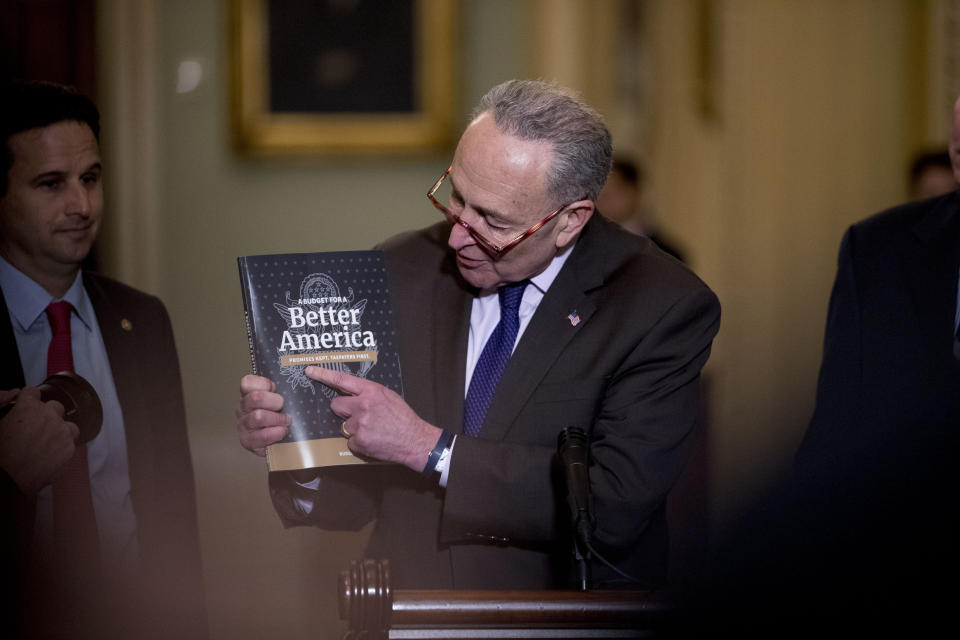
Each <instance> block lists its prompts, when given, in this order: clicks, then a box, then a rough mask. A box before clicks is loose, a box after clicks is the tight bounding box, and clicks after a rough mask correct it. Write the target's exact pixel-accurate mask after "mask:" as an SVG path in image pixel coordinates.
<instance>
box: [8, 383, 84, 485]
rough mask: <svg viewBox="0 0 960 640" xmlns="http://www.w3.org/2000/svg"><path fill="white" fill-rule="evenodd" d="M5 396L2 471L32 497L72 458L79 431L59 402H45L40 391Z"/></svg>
mask: <svg viewBox="0 0 960 640" xmlns="http://www.w3.org/2000/svg"><path fill="white" fill-rule="evenodd" d="M4 393H5V394H8V395H7V397H6V401H7V404H6V405H4V406H3V407H2V408H0V412H2V413H3V416H2V417H0V468H2V469H3V470H4V471H5V472H6V473H7V475H9V476H10V477H11V478H12V479H13V481H14V482H16V484H17V486H18V487H19V488H20V490H21V491H22V492H23V493H24V494H26V495H28V496H33V495H35V494H36V493H37V492H38V491H39V490H40V489H42V488H43V487H45V486H47V485H48V484H50V483H51V482H53V480H54V479H55V478H56V477H57V476H58V475H59V474H60V472H61V471H62V470H63V466H64V465H65V464H66V463H67V461H68V460H70V458H71V457H73V452H74V449H75V448H76V439H77V436H78V435H79V429H78V428H77V425H75V424H74V423H72V422H68V421H67V420H64V417H63V414H64V409H63V405H61V404H60V402H59V401H56V400H51V401H47V402H45V401H44V400H43V398H42V397H41V392H40V390H39V389H37V388H34V387H27V388H24V389H20V390H19V391H18V392H17V391H14V392H12V393H13V394H15V395H12V396H11V395H9V394H10V393H11V392H4ZM14 398H15V401H12V400H13V399H14Z"/></svg>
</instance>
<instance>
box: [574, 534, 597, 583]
mask: <svg viewBox="0 0 960 640" xmlns="http://www.w3.org/2000/svg"><path fill="white" fill-rule="evenodd" d="M581 547H583V548H582V549H581ZM573 559H574V560H575V561H576V563H577V583H578V584H579V587H580V591H589V590H590V585H591V582H592V580H593V579H592V577H591V561H592V557H591V556H590V548H589V547H588V546H587V545H586V542H584V541H582V540H581V539H580V536H579V535H576V536H574V539H573Z"/></svg>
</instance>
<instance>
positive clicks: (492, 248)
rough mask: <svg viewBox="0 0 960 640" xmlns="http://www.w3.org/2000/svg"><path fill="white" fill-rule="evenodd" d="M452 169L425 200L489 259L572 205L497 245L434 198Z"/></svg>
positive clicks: (444, 173)
mask: <svg viewBox="0 0 960 640" xmlns="http://www.w3.org/2000/svg"><path fill="white" fill-rule="evenodd" d="M452 168H453V167H448V168H447V170H446V171H444V172H443V175H441V176H440V179H439V180H437V181H436V183H434V185H433V187H432V188H431V189H430V191H428V192H427V198H428V199H429V200H430V202H432V203H433V206H435V207H436V208H437V210H438V211H440V213H442V214H443V215H444V217H445V218H446V219H447V220H448V221H450V222H451V223H452V224H458V225H460V226H461V227H463V228H464V229H466V230H467V233H469V234H470V235H471V236H472V237H473V239H474V240H476V241H477V244H479V245H480V247H481V248H482V249H483V250H484V251H486V252H487V253H488V254H489V255H490V257H492V258H493V259H495V260H496V259H499V258H502V257H503V256H504V255H505V254H506V253H507V252H508V251H510V250H511V249H513V248H514V247H516V246H517V245H518V244H520V243H521V242H523V241H524V240H526V239H527V238H529V237H530V236H532V235H533V234H534V233H536V232H537V231H538V230H539V229H540V227H542V226H543V225H545V224H547V223H548V222H550V221H551V220H553V219H554V218H555V217H556V216H557V214H559V213H560V212H561V211H563V210H564V209H566V208H567V207H569V206H570V205H571V204H573V203H572V202H571V203H567V204H565V205H563V206H562V207H560V208H559V209H557V210H556V211H554V212H553V213H551V214H550V215H548V216H547V217H546V218H544V219H543V220H541V221H540V222H538V223H536V224H535V225H533V226H532V227H530V228H529V229H527V230H526V231H524V232H522V233H520V234H518V235H516V236H514V238H513V239H512V240H510V241H509V242H507V243H505V244H499V243H496V242H494V241H492V240H490V239H489V238H487V237H486V236H484V235H483V234H482V233H480V232H479V231H477V230H476V229H474V228H473V227H471V226H470V225H469V224H467V223H466V222H465V221H464V220H463V219H462V218H461V217H460V215H459V214H456V213H454V212H453V211H451V210H450V208H449V207H447V205H445V204H443V203H442V202H440V201H439V200H437V199H436V198H435V197H434V194H436V193H437V189H439V188H440V185H442V184H443V181H444V180H446V179H447V176H448V175H450V169H452Z"/></svg>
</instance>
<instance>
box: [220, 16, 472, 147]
mask: <svg viewBox="0 0 960 640" xmlns="http://www.w3.org/2000/svg"><path fill="white" fill-rule="evenodd" d="M229 18H230V72H231V127H232V134H233V141H234V144H235V146H236V147H237V148H238V149H239V150H241V151H243V152H247V153H252V154H267V155H270V154H272V155H296V154H298V155H302V154H322V153H352V152H360V153H362V152H391V151H416V150H428V149H433V148H442V147H444V146H445V145H447V144H449V142H450V136H451V123H452V114H453V105H454V102H455V100H454V90H453V56H454V51H453V41H454V28H455V25H454V3H453V2H452V1H451V0H230V4H229Z"/></svg>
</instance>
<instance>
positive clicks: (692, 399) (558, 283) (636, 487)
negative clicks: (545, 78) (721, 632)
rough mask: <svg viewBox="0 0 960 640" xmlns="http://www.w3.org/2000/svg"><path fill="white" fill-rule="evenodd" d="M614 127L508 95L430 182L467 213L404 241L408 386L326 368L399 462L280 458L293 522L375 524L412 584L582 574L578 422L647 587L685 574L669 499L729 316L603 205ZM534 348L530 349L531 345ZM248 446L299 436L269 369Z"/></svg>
mask: <svg viewBox="0 0 960 640" xmlns="http://www.w3.org/2000/svg"><path fill="white" fill-rule="evenodd" d="M610 158H611V140H610V134H609V132H608V131H607V128H606V126H605V125H604V124H603V121H602V119H601V118H600V116H599V114H597V113H596V111H594V110H593V109H591V108H590V107H589V106H587V105H586V104H585V103H583V102H582V101H581V100H580V98H579V97H578V96H576V95H575V94H573V93H572V92H570V91H568V90H566V89H563V88H561V87H558V86H556V85H552V84H548V83H543V82H534V81H518V80H513V81H509V82H506V83H503V84H501V85H498V86H496V87H494V88H493V89H491V90H490V91H489V92H488V93H487V94H486V95H485V96H484V97H483V99H482V100H481V101H480V104H479V106H478V107H477V108H476V110H475V112H474V117H473V120H472V121H471V123H470V124H469V126H468V127H467V128H466V130H465V131H464V133H463V135H462V137H461V139H460V143H459V145H458V146H457V150H456V152H455V154H454V157H453V162H452V164H451V165H450V167H449V169H447V170H446V171H445V172H444V173H443V174H442V175H441V177H440V179H439V180H438V181H437V183H436V184H435V185H434V186H433V188H432V189H431V190H430V192H429V194H428V197H429V198H430V200H431V201H432V203H433V205H434V206H435V207H436V208H437V209H438V210H439V211H440V212H441V213H442V214H443V216H444V218H445V220H444V221H443V222H440V223H438V224H436V225H433V226H431V227H428V228H426V229H424V230H421V231H415V232H410V233H405V234H401V235H400V236H397V237H395V238H393V239H390V240H388V241H387V242H386V243H384V245H383V246H382V248H383V251H384V255H385V258H386V262H387V267H388V274H389V280H390V288H391V294H392V296H393V306H394V313H395V318H396V322H397V326H398V329H399V331H398V333H399V336H400V358H401V362H402V366H403V388H404V398H403V399H401V398H400V396H398V395H397V394H395V393H393V392H391V391H389V390H387V389H386V388H384V387H382V386H380V385H378V384H376V383H374V382H371V381H368V380H363V379H360V378H355V377H351V376H349V375H346V374H341V373H338V372H336V371H333V370H330V369H325V368H322V367H308V368H307V369H306V373H307V375H308V376H310V377H311V378H313V379H314V380H317V381H319V382H322V383H323V384H326V385H328V386H330V387H332V388H334V389H336V390H337V391H338V392H340V394H341V395H340V396H339V397H337V398H335V399H334V400H333V401H332V404H331V408H332V409H333V411H334V412H335V413H336V414H338V415H339V416H341V417H342V418H343V421H344V422H343V425H342V432H343V434H344V436H345V437H347V438H348V443H349V447H350V449H351V450H352V451H353V452H355V453H357V454H360V455H363V456H368V457H371V458H375V459H379V460H384V461H389V462H394V463H396V464H393V465H383V466H370V467H353V468H331V469H326V470H322V471H319V472H316V473H315V474H313V477H310V475H309V474H302V473H301V474H298V475H297V476H294V475H293V474H290V473H283V472H281V473H273V474H271V477H270V486H271V493H272V496H273V499H274V504H275V506H276V508H277V511H278V512H279V514H280V516H281V518H282V519H283V521H284V523H285V524H286V525H287V526H292V525H303V524H308V525H315V526H320V527H325V528H359V527H361V526H363V525H364V524H365V523H366V522H368V521H370V520H372V519H375V521H376V525H375V527H374V530H373V534H372V537H371V539H370V543H369V546H368V550H367V553H368V555H369V556H370V557H375V558H386V559H389V561H390V563H391V576H392V580H393V584H394V585H395V586H396V587H399V588H454V587H455V588H530V589H534V588H556V587H568V586H571V584H572V583H571V582H570V581H569V577H570V576H569V573H568V570H569V565H570V564H571V559H572V555H573V554H572V551H571V546H572V545H571V540H572V538H571V537H570V534H569V532H567V531H566V529H565V527H564V523H565V522H568V521H569V517H568V516H567V515H565V514H564V509H565V506H564V496H565V495H566V491H565V489H564V487H563V483H562V481H561V480H560V479H559V477H558V474H557V469H556V468H555V463H556V460H555V458H556V450H557V436H558V433H559V432H560V431H561V430H562V429H564V428H565V427H577V428H580V429H582V430H583V431H584V432H585V433H586V434H587V438H588V442H589V448H590V453H591V456H592V466H591V467H590V474H589V475H590V478H589V484H590V487H591V490H592V496H593V502H594V505H595V514H596V527H595V528H594V530H593V534H592V535H593V541H594V546H595V547H596V549H597V550H598V551H599V552H600V553H601V554H603V555H604V556H605V557H606V558H607V559H608V560H610V561H611V562H612V563H614V564H615V565H616V566H617V567H618V568H620V569H621V570H623V571H624V572H626V573H627V574H630V575H632V576H633V577H635V578H636V579H637V580H638V581H639V582H637V583H625V582H618V581H617V580H618V579H619V576H616V575H614V574H613V572H607V571H605V570H603V568H602V567H600V566H599V565H597V566H595V567H594V569H595V576H594V577H595V579H596V583H597V584H598V585H599V586H607V587H611V586H617V585H619V586H621V587H623V586H635V587H637V586H641V585H645V586H653V585H657V584H662V583H663V581H664V579H665V577H666V559H667V531H666V521H665V500H666V495H667V493H668V492H669V490H670V488H671V486H672V485H673V483H674V481H675V480H676V479H677V476H678V475H679V474H680V471H681V469H682V468H683V466H684V463H685V461H686V458H687V456H688V453H689V450H690V446H691V444H692V441H693V440H692V437H691V432H692V429H693V425H694V421H695V419H696V416H697V399H698V393H699V377H700V369H701V367H702V366H703V365H704V363H705V362H706V361H707V357H708V355H709V352H710V345H711V342H712V339H713V336H714V335H715V334H716V331H717V328H718V325H719V315H720V309H719V304H718V303H717V299H716V297H715V296H714V294H713V293H712V292H711V291H710V290H709V289H708V288H707V287H706V285H704V284H703V282H701V281H700V280H699V279H698V278H697V277H696V276H695V275H694V274H693V273H691V272H690V271H689V270H687V269H686V268H684V267H683V266H682V265H681V264H680V263H678V262H677V261H675V260H673V259H671V258H669V257H667V256H666V255H664V254H663V253H662V252H660V251H658V250H657V249H656V248H655V247H653V246H652V244H651V242H650V240H649V239H647V238H643V237H640V236H637V235H634V234H631V233H628V232H626V231H624V230H623V229H622V228H620V227H619V226H617V225H615V224H613V223H611V222H610V221H609V220H606V219H604V218H603V217H602V216H600V215H596V205H595V202H596V199H597V195H598V194H599V192H600V189H601V188H602V187H603V184H604V181H605V180H606V178H607V175H608V173H609V170H610ZM511 354H512V355H511ZM241 390H242V392H243V397H242V399H241V403H240V407H239V408H238V412H237V416H238V431H239V437H240V441H241V443H242V445H243V446H244V447H246V448H247V449H250V450H251V451H254V452H256V453H258V454H261V455H262V454H263V451H264V448H265V447H266V446H267V445H269V444H271V443H272V442H276V441H277V440H279V439H280V438H281V437H283V436H284V434H285V433H286V432H287V426H288V424H289V417H288V416H287V415H286V414H283V413H282V412H281V411H282V407H283V400H284V399H283V397H281V396H280V395H279V394H277V393H275V392H274V385H273V383H272V382H271V381H270V380H267V379H265V378H260V377H256V376H247V377H245V378H244V379H243V381H242V382H241Z"/></svg>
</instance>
